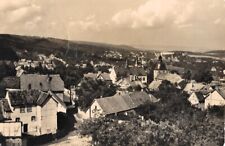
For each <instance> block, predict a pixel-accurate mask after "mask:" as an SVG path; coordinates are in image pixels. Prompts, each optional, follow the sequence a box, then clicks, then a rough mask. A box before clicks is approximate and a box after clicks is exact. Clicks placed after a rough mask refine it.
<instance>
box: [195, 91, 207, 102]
mask: <svg viewBox="0 0 225 146" xmlns="http://www.w3.org/2000/svg"><path fill="white" fill-rule="evenodd" d="M195 95H196V97H197V98H198V100H199V102H200V103H202V102H204V100H205V97H204V96H203V94H202V93H201V92H195Z"/></svg>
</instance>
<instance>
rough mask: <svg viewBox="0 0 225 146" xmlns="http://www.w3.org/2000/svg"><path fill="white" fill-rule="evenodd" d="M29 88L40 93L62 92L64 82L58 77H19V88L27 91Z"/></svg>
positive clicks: (28, 75) (27, 75)
mask: <svg viewBox="0 0 225 146" xmlns="http://www.w3.org/2000/svg"><path fill="white" fill-rule="evenodd" d="M29 86H30V87H31V89H34V90H41V91H49V90H50V91H53V92H54V91H56V92H58V91H60V92H63V91H64V82H63V80H62V79H61V77H60V76H59V75H39V74H24V75H22V76H21V77H20V88H21V89H22V90H28V89H29Z"/></svg>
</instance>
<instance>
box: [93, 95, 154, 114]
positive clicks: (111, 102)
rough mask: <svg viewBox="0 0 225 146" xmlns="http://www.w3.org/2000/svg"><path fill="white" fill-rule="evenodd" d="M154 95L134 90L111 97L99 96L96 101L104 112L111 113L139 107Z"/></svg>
mask: <svg viewBox="0 0 225 146" xmlns="http://www.w3.org/2000/svg"><path fill="white" fill-rule="evenodd" d="M152 100H153V96H149V95H148V94H147V93H146V92H134V93H131V94H130V95H129V94H125V95H118V94H116V95H114V96H111V97H105V98H99V99H96V100H95V101H96V102H97V103H98V104H99V105H100V107H101V108H102V110H103V112H104V114H106V115H109V114H113V113H119V112H123V111H128V110H132V109H135V108H137V107H138V106H140V105H142V104H144V103H146V102H147V101H150V102H151V101H152Z"/></svg>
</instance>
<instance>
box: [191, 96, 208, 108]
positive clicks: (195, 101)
mask: <svg viewBox="0 0 225 146" xmlns="http://www.w3.org/2000/svg"><path fill="white" fill-rule="evenodd" d="M188 101H189V102H190V104H191V105H192V106H194V107H197V108H200V109H203V108H204V102H205V97H204V95H203V94H202V93H201V92H193V93H192V94H191V95H190V96H189V97H188Z"/></svg>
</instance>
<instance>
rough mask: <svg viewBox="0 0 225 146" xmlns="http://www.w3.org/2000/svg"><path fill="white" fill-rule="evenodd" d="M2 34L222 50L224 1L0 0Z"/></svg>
mask: <svg viewBox="0 0 225 146" xmlns="http://www.w3.org/2000/svg"><path fill="white" fill-rule="evenodd" d="M0 33H4V34H5V33H9V34H18V35H31V36H41V37H55V38H63V39H68V38H69V39H70V40H78V41H92V42H103V43H112V44H124V45H131V46H136V47H140V48H143V49H157V48H163V49H165V50H166V49H167V50H169V49H180V50H181V49H186V50H193V51H204V50H219V49H220V50H223V49H224V50H225V0H0Z"/></svg>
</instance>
